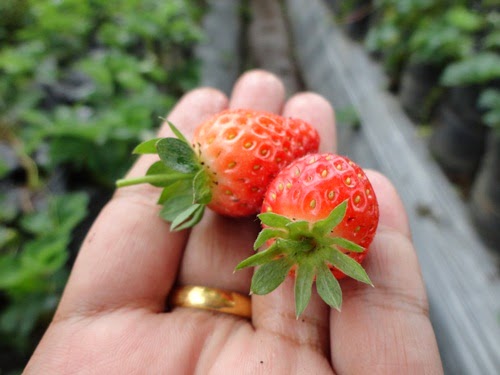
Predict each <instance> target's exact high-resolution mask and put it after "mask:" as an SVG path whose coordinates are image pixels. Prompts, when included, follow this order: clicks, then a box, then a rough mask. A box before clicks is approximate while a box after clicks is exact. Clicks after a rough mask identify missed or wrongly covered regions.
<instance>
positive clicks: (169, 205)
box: [160, 194, 193, 222]
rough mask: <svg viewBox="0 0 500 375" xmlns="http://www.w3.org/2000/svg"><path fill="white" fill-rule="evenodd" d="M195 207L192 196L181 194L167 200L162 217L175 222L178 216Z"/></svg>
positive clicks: (161, 213) (161, 212)
mask: <svg viewBox="0 0 500 375" xmlns="http://www.w3.org/2000/svg"><path fill="white" fill-rule="evenodd" d="M192 205H193V197H192V195H191V194H179V195H175V196H173V197H171V198H169V199H167V200H166V201H165V202H164V203H163V208H162V209H161V211H160V217H161V218H163V219H164V220H166V221H168V222H173V221H174V220H175V219H176V217H177V216H178V215H180V214H181V213H182V212H184V211H185V210H187V209H188V208H189V207H191V206H192Z"/></svg>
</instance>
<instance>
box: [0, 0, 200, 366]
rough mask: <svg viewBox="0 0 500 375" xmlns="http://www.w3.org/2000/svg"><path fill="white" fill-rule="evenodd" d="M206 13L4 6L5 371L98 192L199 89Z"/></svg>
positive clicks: (0, 232) (182, 6)
mask: <svg viewBox="0 0 500 375" xmlns="http://www.w3.org/2000/svg"><path fill="white" fill-rule="evenodd" d="M203 10H204V7H203V1H202V0H198V1H186V0H172V1H167V2H157V1H153V0H110V1H95V0H60V1H52V0H5V1H0V14H1V15H2V17H0V207H1V210H0V373H2V374H3V373H9V371H12V370H14V369H16V368H19V367H22V366H23V363H24V362H25V361H26V359H27V357H28V356H29V355H30V354H31V350H32V349H33V347H34V345H36V342H37V340H38V338H39V335H40V333H42V332H43V329H44V324H47V322H48V320H49V319H50V315H51V313H52V312H53V309H54V306H55V305H56V304H57V301H58V298H59V295H60V292H61V290H62V289H63V287H64V283H65V280H66V274H67V270H68V267H67V266H68V265H71V261H72V259H73V257H74V253H75V252H76V249H77V248H78V247H79V244H78V243H77V240H75V233H78V232H79V231H81V230H82V226H85V225H87V222H88V221H91V219H90V218H89V219H88V220H85V219H87V217H86V216H87V215H91V214H93V213H95V212H96V211H98V209H99V205H100V204H102V202H100V201H99V200H98V199H95V197H96V196H97V197H101V196H107V195H109V194H111V191H112V189H113V188H114V181H115V179H116V178H118V177H119V176H121V175H122V174H123V173H124V171H125V170H126V169H127V168H128V167H129V166H130V163H131V160H130V158H129V157H128V156H129V154H130V152H131V150H132V149H133V148H134V146H135V145H136V144H137V143H139V142H141V140H143V139H146V138H148V137H150V136H151V134H152V133H153V130H152V128H153V127H154V126H156V125H157V118H158V117H159V116H162V115H164V114H165V112H167V111H168V110H169V108H170V107H171V106H172V104H173V103H174V102H175V101H176V100H177V98H178V97H179V96H180V95H182V94H183V93H184V92H185V91H186V90H187V89H189V88H191V87H193V86H195V85H196V84H197V81H198V65H197V62H196V60H195V59H194V53H193V49H194V48H193V47H194V45H195V44H196V43H197V42H198V41H199V40H200V39H201V37H202V35H201V30H200V27H199V21H200V17H201V15H202V14H203ZM89 196H92V204H91V205H90V207H88V210H87V208H86V206H87V201H89ZM67 209H71V210H73V211H74V212H73V213H69V212H67V211H66V210H67ZM57 218H60V219H61V220H62V219H64V220H63V221H58V220H56V219H57ZM51 223H52V224H53V225H52V224H51ZM82 223H84V224H82ZM37 228H38V229H37ZM42 228H43V230H42Z"/></svg>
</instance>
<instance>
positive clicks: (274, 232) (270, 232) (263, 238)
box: [253, 228, 287, 250]
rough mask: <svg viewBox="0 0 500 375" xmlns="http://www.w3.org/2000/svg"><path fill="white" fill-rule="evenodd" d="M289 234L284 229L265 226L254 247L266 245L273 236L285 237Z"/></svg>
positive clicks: (255, 248)
mask: <svg viewBox="0 0 500 375" xmlns="http://www.w3.org/2000/svg"><path fill="white" fill-rule="evenodd" d="M286 235H287V232H285V231H284V230H282V229H274V228H264V229H262V230H261V231H260V233H259V235H258V236H257V239H256V240H255V242H254V244H253V249H254V250H257V249H258V248H259V247H261V246H262V245H264V244H265V243H266V242H267V241H268V240H270V239H272V238H283V237H285V236H286Z"/></svg>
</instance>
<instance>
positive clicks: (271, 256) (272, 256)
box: [236, 243, 282, 270]
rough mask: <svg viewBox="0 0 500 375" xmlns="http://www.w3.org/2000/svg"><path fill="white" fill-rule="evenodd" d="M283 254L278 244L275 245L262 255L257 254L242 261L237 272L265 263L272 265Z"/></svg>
mask: <svg viewBox="0 0 500 375" xmlns="http://www.w3.org/2000/svg"><path fill="white" fill-rule="evenodd" d="M281 254H282V251H281V249H280V247H279V246H278V244H276V243H274V244H272V245H271V246H269V248H267V249H266V250H264V251H261V252H260V253H256V254H254V255H252V256H250V257H248V258H246V259H245V260H243V261H241V262H240V263H239V264H238V265H237V266H236V270H241V269H243V268H247V267H255V266H260V265H262V264H265V263H270V262H272V261H274V260H276V258H277V257H279V256H280V255H281Z"/></svg>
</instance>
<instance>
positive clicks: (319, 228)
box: [236, 154, 379, 317]
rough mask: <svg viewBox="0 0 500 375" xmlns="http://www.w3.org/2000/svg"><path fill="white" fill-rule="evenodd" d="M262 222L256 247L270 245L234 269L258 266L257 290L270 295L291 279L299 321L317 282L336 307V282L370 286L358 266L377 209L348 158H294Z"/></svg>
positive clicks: (274, 186)
mask: <svg viewBox="0 0 500 375" xmlns="http://www.w3.org/2000/svg"><path fill="white" fill-rule="evenodd" d="M258 217H259V219H260V220H261V222H262V225H263V230H262V231H261V232H260V234H259V236H258V237H257V239H256V241H255V244H254V248H255V250H257V249H259V248H260V247H261V246H263V245H264V244H266V243H267V244H268V247H267V249H265V250H264V251H262V252H259V253H256V254H255V255H252V256H251V257H249V258H247V259H245V260H243V261H242V262H241V263H240V264H238V266H237V267H236V268H237V269H242V268H245V267H254V266H260V267H259V268H258V269H257V271H256V272H255V273H254V275H253V278H252V283H251V292H252V293H254V294H258V295H262V294H267V293H270V292H271V291H273V290H274V289H275V288H277V287H278V286H279V285H280V284H281V283H282V282H283V281H284V280H285V278H286V277H287V275H289V274H291V275H293V276H294V277H295V308H296V315H297V317H298V316H299V315H300V314H302V312H303V311H304V309H305V308H306V306H307V304H308V302H309V299H310V297H311V288H312V285H313V283H314V281H315V282H316V289H317V291H318V294H319V295H320V297H321V298H322V299H323V300H324V301H325V302H326V303H327V304H328V305H329V306H331V307H333V308H336V309H340V307H341V303H342V292H341V289H340V285H339V283H338V281H337V279H341V278H343V277H345V276H346V275H347V276H349V277H352V278H354V279H356V280H359V281H361V282H364V283H367V284H370V285H371V281H370V279H369V277H368V275H367V274H366V272H365V271H364V269H363V268H362V267H361V266H360V263H361V262H362V261H363V259H364V258H365V257H366V255H367V253H368V250H369V245H370V243H371V242H372V240H373V237H374V235H375V232H376V229H377V225H378V217H379V210H378V204H377V199H376V197H375V192H374V190H373V187H372V186H371V184H370V181H369V180H368V178H367V176H366V175H365V173H364V172H363V170H362V169H361V168H360V167H359V166H358V165H356V164H355V163H354V162H352V161H351V160H349V159H348V158H346V157H343V156H338V155H334V154H311V155H306V156H304V157H302V158H299V159H297V160H295V161H294V162H292V163H291V164H289V165H288V166H287V167H285V168H284V169H283V170H282V171H281V172H280V173H279V174H278V175H277V177H276V178H275V179H274V180H273V182H272V183H271V184H270V185H269V188H268V190H267V192H266V195H265V198H264V201H263V205H262V213H261V214H260V215H258Z"/></svg>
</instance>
